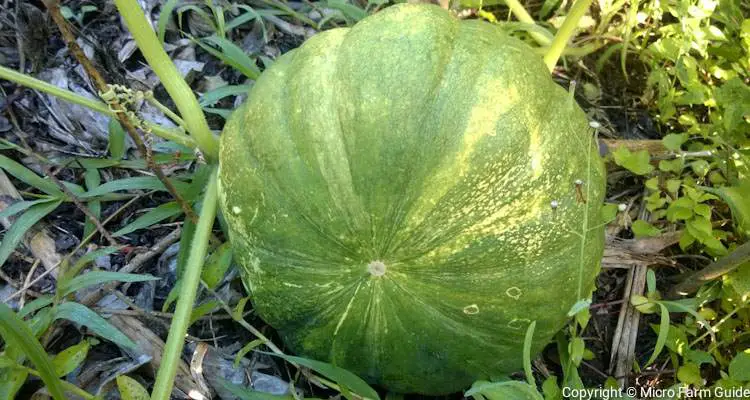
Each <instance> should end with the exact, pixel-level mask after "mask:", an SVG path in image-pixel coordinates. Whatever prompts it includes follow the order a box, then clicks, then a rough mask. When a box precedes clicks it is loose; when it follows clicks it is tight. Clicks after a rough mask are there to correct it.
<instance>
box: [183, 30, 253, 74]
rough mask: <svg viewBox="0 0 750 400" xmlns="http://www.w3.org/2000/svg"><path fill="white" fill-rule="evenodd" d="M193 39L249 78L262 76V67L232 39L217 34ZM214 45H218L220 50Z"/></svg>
mask: <svg viewBox="0 0 750 400" xmlns="http://www.w3.org/2000/svg"><path fill="white" fill-rule="evenodd" d="M193 41H194V42H195V43H196V44H198V45H199V46H201V47H202V48H203V50H206V51H207V52H209V53H211V55H213V56H214V57H216V58H218V59H220V60H221V61H222V62H224V63H225V64H227V65H229V66H231V67H233V68H234V69H236V70H238V71H240V72H241V73H242V74H243V75H245V76H247V77H248V78H250V79H252V80H255V79H257V78H258V77H259V76H260V69H259V68H258V66H257V65H255V60H254V59H252V58H250V56H248V55H247V54H246V53H245V51H244V50H242V49H241V48H239V47H238V46H237V45H236V44H234V43H232V42H231V41H229V40H227V39H224V38H222V37H219V36H215V35H211V36H208V37H205V38H201V39H195V38H193ZM214 46H216V47H218V48H219V50H217V49H216V48H215V47H214Z"/></svg>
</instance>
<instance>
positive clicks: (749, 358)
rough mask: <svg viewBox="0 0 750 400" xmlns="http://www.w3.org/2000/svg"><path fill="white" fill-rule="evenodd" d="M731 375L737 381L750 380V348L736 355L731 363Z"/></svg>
mask: <svg viewBox="0 0 750 400" xmlns="http://www.w3.org/2000/svg"><path fill="white" fill-rule="evenodd" d="M729 376H730V377H731V378H732V379H734V380H736V381H743V382H746V381H750V349H746V350H744V351H741V352H739V353H737V354H736V355H735V356H734V358H733V359H732V361H731V362H730V363H729Z"/></svg>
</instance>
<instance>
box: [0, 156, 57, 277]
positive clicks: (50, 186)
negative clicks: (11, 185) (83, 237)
mask: <svg viewBox="0 0 750 400" xmlns="http://www.w3.org/2000/svg"><path fill="white" fill-rule="evenodd" d="M0 168H2V169H4V170H5V171H6V172H7V173H9V174H11V175H13V176H14V177H16V178H17V179H19V180H21V181H23V182H24V183H26V184H27V185H30V186H33V187H35V188H37V189H39V190H41V191H42V192H44V193H47V194H49V195H51V196H54V197H63V192H62V190H60V188H58V187H57V185H56V184H55V183H54V182H52V181H50V180H47V179H44V178H41V177H40V176H39V175H37V174H36V173H34V171H32V170H30V169H28V168H26V167H24V166H23V165H21V164H19V163H17V162H15V161H13V160H11V159H10V158H8V157H5V156H4V155H0ZM0 264H2V263H0Z"/></svg>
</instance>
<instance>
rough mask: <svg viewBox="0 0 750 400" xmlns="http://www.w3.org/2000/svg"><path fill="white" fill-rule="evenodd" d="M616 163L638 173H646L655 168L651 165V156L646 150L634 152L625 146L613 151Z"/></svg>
mask: <svg viewBox="0 0 750 400" xmlns="http://www.w3.org/2000/svg"><path fill="white" fill-rule="evenodd" d="M612 156H613V157H614V159H615V163H616V164H617V165H619V166H621V167H623V168H625V169H627V170H628V171H630V172H632V173H634V174H636V175H646V174H649V173H650V172H652V171H653V170H654V166H653V165H651V163H650V160H651V157H650V156H649V154H648V151H646V150H639V151H637V152H635V153H632V152H631V151H630V150H628V149H627V148H625V147H618V148H617V150H615V151H614V152H612Z"/></svg>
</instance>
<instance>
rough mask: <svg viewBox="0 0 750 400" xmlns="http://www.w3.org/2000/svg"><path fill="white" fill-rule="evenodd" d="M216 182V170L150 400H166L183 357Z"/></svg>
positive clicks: (211, 220)
mask: <svg viewBox="0 0 750 400" xmlns="http://www.w3.org/2000/svg"><path fill="white" fill-rule="evenodd" d="M216 180H217V178H216V169H214V170H213V171H212V172H211V178H210V179H209V181H208V187H207V188H206V195H205V197H204V199H203V206H202V207H201V212H200V219H199V220H198V226H197V227H196V228H195V236H194V237H193V242H192V243H191V244H192V246H191V248H190V256H189V257H188V260H187V263H186V264H185V270H184V271H183V275H182V278H181V279H180V282H181V283H180V294H179V297H178V300H177V306H176V307H175V312H174V317H173V318H172V326H170V328H169V336H168V337H167V344H166V345H165V346H164V355H163V356H162V359H161V368H159V372H158V374H157V375H156V383H155V384H154V391H153V392H152V393H151V399H152V400H169V396H170V393H171V392H172V386H173V385H174V377H175V374H176V372H177V364H178V361H179V359H180V356H181V354H182V347H183V346H184V345H185V334H186V333H187V330H188V325H189V323H190V314H191V313H192V311H193V305H194V303H195V296H196V292H197V290H198V284H199V283H200V278H201V269H202V267H203V261H204V258H205V257H206V250H207V249H208V239H209V237H210V236H211V229H212V228H213V225H214V219H215V218H216V208H217V197H218V190H217V182H216Z"/></svg>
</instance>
